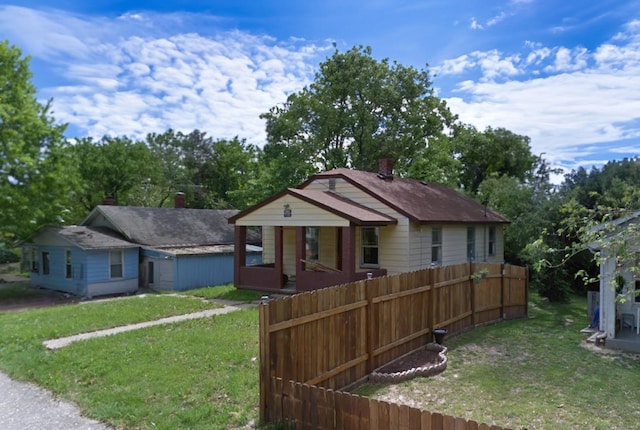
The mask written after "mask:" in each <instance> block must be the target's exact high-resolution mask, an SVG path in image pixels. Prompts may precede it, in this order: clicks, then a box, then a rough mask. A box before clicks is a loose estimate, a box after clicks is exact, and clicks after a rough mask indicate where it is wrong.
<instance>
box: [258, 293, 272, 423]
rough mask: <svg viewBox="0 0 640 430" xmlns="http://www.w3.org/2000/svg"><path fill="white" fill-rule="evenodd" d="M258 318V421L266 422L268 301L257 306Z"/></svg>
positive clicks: (268, 372)
mask: <svg viewBox="0 0 640 430" xmlns="http://www.w3.org/2000/svg"><path fill="white" fill-rule="evenodd" d="M258 311H259V320H260V327H259V333H260V339H259V341H260V422H262V423H264V422H267V420H268V419H269V417H268V411H269V404H268V398H269V397H270V395H271V393H269V387H270V382H271V381H270V378H269V376H270V374H271V372H270V368H269V366H270V365H271V364H270V360H269V347H270V344H271V340H270V339H269V302H268V301H263V303H261V304H260V306H259V307H258Z"/></svg>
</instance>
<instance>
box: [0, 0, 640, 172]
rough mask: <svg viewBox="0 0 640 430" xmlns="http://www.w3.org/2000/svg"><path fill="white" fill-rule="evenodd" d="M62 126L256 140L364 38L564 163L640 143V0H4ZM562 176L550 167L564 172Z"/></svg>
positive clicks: (1, 22)
mask: <svg viewBox="0 0 640 430" xmlns="http://www.w3.org/2000/svg"><path fill="white" fill-rule="evenodd" d="M2 39H7V40H9V42H10V43H11V44H14V45H16V46H18V47H19V48H20V49H21V50H22V52H23V54H25V55H30V56H31V57H32V62H31V69H32V71H33V73H34V77H33V83H34V84H35V85H36V87H37V88H38V95H39V97H40V98H42V100H43V101H44V100H47V99H49V98H53V100H54V101H53V110H54V116H55V118H56V120H58V121H59V122H65V123H69V129H68V132H67V135H68V136H69V137H83V136H95V137H101V136H103V135H105V134H107V135H114V136H122V135H126V136H130V137H140V138H142V137H144V136H145V135H146V134H147V133H150V132H159V133H161V132H164V131H165V130H167V129H168V128H173V129H176V130H182V131H186V132H188V131H192V130H194V129H199V130H202V131H206V132H207V133H208V135H210V136H212V137H214V138H232V137H234V136H238V137H240V138H244V139H246V140H247V141H248V142H250V143H254V144H257V145H262V144H264V141H265V130H264V123H263V121H262V120H260V118H259V115H260V114H261V113H263V112H266V111H267V110H268V109H269V108H270V107H272V106H275V105H277V104H278V103H282V102H283V101H285V100H286V97H287V95H288V94H290V93H292V92H296V91H298V90H300V89H301V88H303V87H304V86H305V85H307V84H309V83H310V82H311V81H312V80H313V74H314V73H315V72H316V70H317V68H318V64H319V63H320V62H322V61H323V60H324V59H326V58H327V57H328V56H331V54H332V53H333V43H336V44H337V46H338V48H339V49H340V50H341V51H346V50H348V49H350V48H351V47H353V46H356V45H368V46H371V48H372V50H373V55H374V57H376V58H379V59H382V58H389V59H390V60H396V61H398V62H399V63H401V64H403V65H406V66H414V67H416V68H419V69H420V68H425V67H427V64H428V69H429V70H430V72H431V73H432V74H433V85H434V88H435V89H436V90H437V92H438V95H439V96H440V97H442V98H443V99H445V100H447V102H448V104H449V106H450V108H451V110H452V111H453V112H454V113H455V114H457V115H458V116H459V118H460V120H461V121H462V122H465V123H468V124H472V125H474V126H476V127H477V128H479V129H480V130H483V129H484V128H485V127H487V126H492V127H504V128H507V129H509V130H511V131H513V132H515V133H519V134H524V135H527V136H529V137H530V138H531V147H532V152H533V153H534V154H542V153H544V158H546V159H547V160H549V161H550V162H551V163H552V165H554V166H556V167H562V168H564V169H565V171H570V170H571V169H574V168H576V167H578V166H584V167H587V168H589V167H591V166H592V165H596V166H601V165H602V164H603V163H606V162H607V161H609V160H620V159H622V158H624V157H633V156H637V155H640V2H637V1H627V0H599V1H584V0H564V1H558V0H502V1H498V0H483V1H474V0H423V1H402V0H369V1H364V0H362V1H355V0H341V1H336V0H325V1H313V0H309V1H293V0H278V1H274V0H255V1H247V0H245V1H243V0H224V1H223V0H209V1H205V0H184V1H175V0H165V1H137V2H135V1H107V0H92V1H84V0H46V1H42V0H22V1H13V2H11V1H3V0H0V40H2ZM557 179H558V180H559V178H557Z"/></svg>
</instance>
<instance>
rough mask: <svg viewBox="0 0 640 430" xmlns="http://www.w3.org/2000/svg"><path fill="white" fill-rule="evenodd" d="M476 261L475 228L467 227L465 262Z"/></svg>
mask: <svg viewBox="0 0 640 430" xmlns="http://www.w3.org/2000/svg"><path fill="white" fill-rule="evenodd" d="M475 259H476V228H475V227H473V226H470V227H467V260H469V261H473V260H475Z"/></svg>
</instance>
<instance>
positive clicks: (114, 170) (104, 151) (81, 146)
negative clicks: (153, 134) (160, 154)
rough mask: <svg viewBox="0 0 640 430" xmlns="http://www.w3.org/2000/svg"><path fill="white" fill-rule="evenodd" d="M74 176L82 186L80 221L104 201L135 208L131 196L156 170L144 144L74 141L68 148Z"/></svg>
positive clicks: (124, 140)
mask: <svg viewBox="0 0 640 430" xmlns="http://www.w3.org/2000/svg"><path fill="white" fill-rule="evenodd" d="M70 153H71V155H72V158H73V160H74V165H75V166H76V169H75V174H76V175H77V177H78V178H79V182H80V183H81V184H82V186H81V187H80V188H79V189H78V191H77V196H78V201H79V202H80V203H81V204H82V207H81V208H78V216H79V218H80V219H82V218H83V217H84V216H85V215H86V213H87V212H88V211H90V210H92V209H93V208H94V207H95V206H96V205H99V204H101V203H102V202H103V201H104V199H105V198H106V197H111V198H113V199H115V201H116V202H118V203H119V204H125V205H126V204H134V203H135V202H133V201H132V200H133V199H132V198H131V193H132V191H133V190H134V189H136V188H137V187H142V186H143V184H144V181H145V179H146V178H148V177H150V176H151V175H152V174H153V172H154V171H155V170H156V169H157V163H156V159H155V158H154V157H152V154H151V151H150V150H149V148H148V147H147V146H146V145H145V143H144V142H140V141H133V140H131V139H129V138H127V137H107V136H105V137H103V138H102V139H100V140H99V141H94V140H93V139H92V138H90V137H88V138H82V139H77V140H76V143H75V144H74V145H73V146H72V147H71V148H70Z"/></svg>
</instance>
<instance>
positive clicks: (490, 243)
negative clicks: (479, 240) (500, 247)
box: [487, 225, 497, 257]
mask: <svg viewBox="0 0 640 430" xmlns="http://www.w3.org/2000/svg"><path fill="white" fill-rule="evenodd" d="M496 245H497V242H496V226H494V225H491V226H489V238H488V239H487V253H488V254H489V257H495V256H496Z"/></svg>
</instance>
